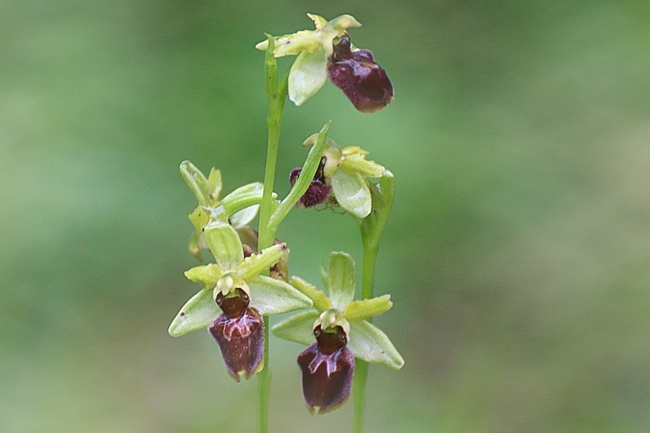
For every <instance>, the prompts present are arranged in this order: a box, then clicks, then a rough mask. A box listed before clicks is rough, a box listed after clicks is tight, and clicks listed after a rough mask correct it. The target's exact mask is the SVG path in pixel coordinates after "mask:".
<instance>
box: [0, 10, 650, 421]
mask: <svg viewBox="0 0 650 433" xmlns="http://www.w3.org/2000/svg"><path fill="white" fill-rule="evenodd" d="M649 5H650V3H648V2H647V1H641V0H639V1H627V2H626V1H619V2H615V1H604V0H600V1H598V0H597V1H589V0H569V1H559V0H550V1H548V2H537V1H512V0H511V1H507V0H504V1H496V0H489V1H478V0H469V1H453V0H449V1H446V0H432V1H424V0H422V1H405V0H374V1H369V0H366V1H357V2H341V1H338V0H333V1H330V2H327V4H324V3H323V2H316V1H291V0H280V1H276V2H270V1H259V2H255V1H252V0H242V1H239V2H224V1H220V0H216V1H207V0H189V1H179V0H159V1H149V0H143V1H138V2H131V1H125V0H111V1H108V0H99V1H93V2H86V1H78V0H60V1H56V2H55V1H47V0H41V1H39V0H33V1H32V0H2V1H0V185H1V187H0V239H1V240H0V257H1V258H2V260H0V276H1V280H0V281H1V283H0V290H1V292H0V295H1V297H0V330H1V331H0V431H1V432H3V433H22V432H55V433H56V432H66V433H70V432H98V433H103V432H143V433H147V432H152V433H153V432H156V433H166V432H170V433H171V432H192V433H202V432H227V431H243V432H248V431H253V429H254V407H255V404H254V402H255V381H251V382H247V383H240V384H236V383H234V381H232V380H231V379H230V378H229V377H228V376H227V374H226V373H225V371H224V369H223V364H222V360H221V356H220V353H219V350H218V347H217V345H216V344H215V343H214V342H213V341H212V340H211V339H210V337H209V336H208V334H207V333H203V332H197V333H193V334H190V335H188V336H185V337H183V338H179V339H173V338H171V337H169V336H168V335H167V326H168V324H169V322H170V321H171V319H172V318H173V316H174V315H175V314H176V312H177V311H178V309H179V308H180V306H181V305H182V304H183V303H184V302H185V300H186V299H187V298H189V297H190V296H191V295H192V294H193V293H194V292H195V291H196V290H197V288H198V287H196V286H195V285H193V284H192V283H190V282H189V281H187V280H186V279H185V278H184V276H183V272H184V271H185V270H186V269H187V268H189V267H191V266H194V265H196V264H197V262H196V261H195V259H194V258H193V257H191V256H190V255H189V254H188V253H187V250H186V244H187V240H188V237H189V235H190V233H191V225H190V222H189V221H188V220H187V214H188V213H190V212H191V211H192V210H193V208H194V206H195V199H194V197H193V196H192V194H191V192H190V191H189V189H188V188H187V187H186V186H185V184H184V182H183V181H182V179H181V177H180V174H179V172H178V165H179V163H180V162H181V161H182V160H184V159H190V160H191V161H193V162H194V163H195V164H196V165H197V166H199V167H200V168H201V169H203V170H204V171H207V170H209V168H210V167H211V166H216V167H218V168H221V170H222V173H223V175H224V181H225V191H226V192H228V191H231V190H232V189H234V188H236V187H237V186H240V185H241V184H243V183H247V182H251V181H255V180H260V179H261V178H262V171H263V167H264V158H265V145H266V127H265V118H266V100H265V94H264V88H263V76H262V67H263V64H262V63H263V56H262V54H261V53H260V52H258V51H256V50H255V49H253V47H254V45H255V43H256V42H258V41H260V40H262V39H263V37H264V36H263V33H264V32H269V33H272V34H276V35H278V34H283V33H289V32H292V31H295V30H298V29H305V28H312V24H311V21H310V20H309V19H308V18H307V16H306V15H305V14H306V13H307V12H312V13H317V14H320V15H323V16H325V17H326V18H332V17H334V16H337V15H339V14H341V13H350V14H353V15H354V16H355V17H356V18H357V19H358V20H359V21H360V22H362V23H363V24H364V27H363V28H362V29H355V30H353V31H351V36H352V40H353V41H354V43H355V44H356V45H357V46H359V47H363V48H370V49H372V50H373V51H374V53H375V57H376V59H377V61H378V62H379V63H380V64H381V65H382V66H383V67H384V68H385V69H386V70H387V71H388V73H389V75H390V77H391V79H392V81H393V83H394V85H395V89H396V99H395V101H394V102H393V103H392V104H391V105H390V106H389V107H388V108H387V109H385V110H383V111H381V112H379V113H377V114H374V115H364V114H361V113H358V112H356V111H355V110H354V109H353V107H352V105H351V104H350V103H349V102H348V101H347V99H345V97H344V95H343V94H342V93H341V92H340V91H339V90H338V89H336V88H335V87H333V86H332V85H331V84H327V85H326V86H325V87H324V88H323V89H322V90H321V91H320V92H319V93H318V94H317V95H316V96H314V97H313V98H312V99H310V100H309V101H308V102H307V103H305V104H304V106H302V107H300V108H296V107H295V106H293V105H292V104H290V103H288V104H287V109H286V113H285V122H284V125H283V135H282V147H281V153H280V162H279V172H280V173H283V174H281V175H280V179H279V180H278V183H277V188H276V189H277V191H278V192H279V194H280V195H284V194H286V192H287V191H288V184H287V182H286V180H285V174H288V172H289V170H290V169H291V168H293V167H296V166H299V165H300V164H301V162H302V160H303V158H304V156H305V154H306V151H305V149H303V148H301V147H300V146H299V145H300V143H301V142H302V140H303V139H304V138H306V137H307V136H308V135H310V134H311V133H313V132H316V131H318V130H319V129H320V128H321V127H322V125H323V124H324V123H325V122H326V121H327V120H329V119H333V120H334V123H333V126H332V129H331V137H332V138H333V139H335V140H336V141H337V142H339V143H340V144H341V145H344V146H345V145H360V146H363V147H365V148H367V149H369V150H370V151H371V154H370V157H371V159H374V160H376V161H378V162H380V163H382V164H384V165H386V166H387V167H388V168H389V169H390V170H392V171H393V172H394V173H395V176H396V180H397V188H398V195H397V198H396V203H395V208H394V211H393V215H392V217H391V220H390V225H389V227H388V228H387V231H386V233H385V236H384V240H383V243H382V247H381V250H380V257H379V263H378V276H377V287H376V292H377V293H378V294H383V293H391V294H392V297H393V300H394V302H395V306H394V307H393V309H392V310H391V311H390V312H389V313H388V314H385V315H384V316H381V317H379V318H378V319H377V320H376V323H377V324H378V325H379V326H380V327H382V328H383V329H384V330H385V331H386V333H387V334H388V335H389V336H390V337H391V338H392V339H393V341H394V343H395V345H396V346H397V348H398V349H399V350H400V351H401V353H402V354H403V356H404V358H405V359H406V365H405V367H404V368H403V369H402V370H401V371H398V372H395V371H392V370H390V369H388V368H385V367H381V366H375V367H372V368H371V372H370V382H369V387H368V390H369V393H370V394H369V397H368V413H367V418H366V424H367V429H366V431H368V432H387V433H393V432H440V433H451V432H454V433H456V432H458V433H460V432H463V433H464V432H472V433H474V432H476V433H482V432H498V433H521V432H532V433H535V432H554V433H562V432H571V433H575V432H617V433H627V432H647V431H650V287H649V286H650V266H649V265H650V6H649ZM288 64H289V63H288V62H287V61H283V62H282V66H283V67H285V68H286V67H287V66H288ZM280 235H281V237H282V239H283V240H285V241H287V242H288V243H289V245H290V247H291V250H292V255H291V260H290V269H291V271H292V272H293V273H296V274H299V275H301V276H303V277H305V278H307V279H311V280H312V281H315V282H316V281H318V277H317V275H318V266H319V265H320V264H321V263H322V262H324V261H325V260H327V255H328V253H329V251H331V250H346V251H349V252H350V253H352V254H353V255H354V256H355V257H356V258H357V259H360V251H361V250H360V246H359V241H358V239H359V236H358V229H357V228H356V226H355V224H354V222H353V221H352V219H351V218H349V217H348V216H344V215H333V214H331V213H330V212H327V211H323V212H316V211H304V210H303V211H297V212H293V213H292V214H291V215H290V217H289V218H288V219H287V220H286V222H285V224H284V226H283V228H282V231H281V233H280ZM275 320H276V319H274V321H275ZM271 344H272V352H271V357H272V364H273V387H272V403H271V411H272V414H271V423H270V425H271V431H273V432H278V433H279V432H303V431H304V432H307V431H309V432H315V433H318V432H339V431H341V432H343V431H349V426H350V425H351V420H352V412H351V409H352V405H351V403H348V404H346V405H345V406H343V407H342V408H341V409H340V410H338V411H336V412H334V413H332V414H329V415H324V416H318V417H311V416H310V415H309V414H308V412H307V410H306V409H305V407H304V404H303V402H302V397H301V391H300V377H299V374H298V369H297V366H296V364H295V356H296V354H297V353H298V352H299V351H300V350H302V348H301V347H300V346H299V345H297V344H294V343H289V342H283V341H279V340H277V339H273V341H272V343H271Z"/></svg>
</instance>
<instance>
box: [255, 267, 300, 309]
mask: <svg viewBox="0 0 650 433" xmlns="http://www.w3.org/2000/svg"><path fill="white" fill-rule="evenodd" d="M248 287H249V288H250V291H251V303H250V306H251V307H255V308H257V310H258V311H259V312H260V314H262V315H263V316H267V315H270V314H282V313H288V312H289V311H295V310H300V309H303V308H309V307H311V306H312V302H311V299H309V298H308V297H307V296H305V295H303V294H302V293H300V292H299V291H298V290H296V289H294V288H293V287H292V286H291V285H290V284H288V283H285V282H284V281H281V280H276V279H274V278H271V277H266V276H264V275H262V276H260V278H259V280H257V281H253V282H251V283H249V284H248Z"/></svg>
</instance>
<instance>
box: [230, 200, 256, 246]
mask: <svg viewBox="0 0 650 433" xmlns="http://www.w3.org/2000/svg"><path fill="white" fill-rule="evenodd" d="M259 209H260V205H258V204H256V205H253V206H249V207H247V208H246V209H242V210H240V211H239V212H235V213H234V214H233V215H232V216H231V217H230V224H231V225H232V226H233V227H234V228H235V229H240V228H242V227H245V226H247V225H248V224H249V223H250V222H251V221H253V218H255V215H257V212H258V211H259ZM253 246H254V245H253Z"/></svg>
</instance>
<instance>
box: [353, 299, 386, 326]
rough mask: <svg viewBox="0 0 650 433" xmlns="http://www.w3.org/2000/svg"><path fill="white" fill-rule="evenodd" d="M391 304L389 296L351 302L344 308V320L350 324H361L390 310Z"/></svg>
mask: <svg viewBox="0 0 650 433" xmlns="http://www.w3.org/2000/svg"><path fill="white" fill-rule="evenodd" d="M392 306H393V303H392V302H391V300H390V295H383V296H379V297H377V298H372V299H364V300H361V301H352V302H350V303H349V304H348V306H347V307H345V311H344V313H345V318H346V319H348V320H349V321H350V322H361V321H363V320H367V319H370V318H371V317H374V316H377V315H379V314H382V313H385V312H386V311H388V310H390V309H391V307H392Z"/></svg>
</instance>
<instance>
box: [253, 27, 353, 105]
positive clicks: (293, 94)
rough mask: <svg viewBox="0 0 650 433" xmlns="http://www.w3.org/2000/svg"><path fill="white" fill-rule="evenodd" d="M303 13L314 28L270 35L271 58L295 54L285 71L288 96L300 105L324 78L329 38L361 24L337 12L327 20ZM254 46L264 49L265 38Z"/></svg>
mask: <svg viewBox="0 0 650 433" xmlns="http://www.w3.org/2000/svg"><path fill="white" fill-rule="evenodd" d="M307 15H308V16H309V18H311V19H312V20H313V21H314V24H315V25H316V30H302V31H299V32H296V33H293V34H290V35H284V36H278V37H276V38H274V40H275V47H274V49H273V55H274V56H275V57H283V56H290V55H298V58H297V59H296V61H295V62H294V63H293V65H292V66H291V70H290V71H289V98H290V99H291V100H292V101H293V102H294V103H295V104H296V105H302V104H303V103H304V102H305V101H306V100H307V99H309V98H311V97H312V96H313V95H314V94H315V93H316V92H318V90H319V89H320V88H321V87H323V84H325V81H327V58H328V57H329V56H331V55H332V51H333V45H332V41H333V40H334V39H335V38H339V37H341V36H343V34H344V33H345V31H346V30H347V29H349V28H351V27H361V23H359V22H358V21H357V20H356V19H355V18H354V17H353V16H351V15H341V16H338V17H336V18H334V19H333V20H331V21H327V20H325V19H324V18H323V17H320V16H318V15H313V14H307ZM255 48H257V49H258V50H263V51H264V50H266V49H267V48H268V41H262V42H260V43H258V44H257V45H256V46H255Z"/></svg>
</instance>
